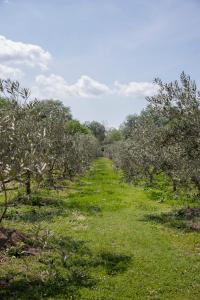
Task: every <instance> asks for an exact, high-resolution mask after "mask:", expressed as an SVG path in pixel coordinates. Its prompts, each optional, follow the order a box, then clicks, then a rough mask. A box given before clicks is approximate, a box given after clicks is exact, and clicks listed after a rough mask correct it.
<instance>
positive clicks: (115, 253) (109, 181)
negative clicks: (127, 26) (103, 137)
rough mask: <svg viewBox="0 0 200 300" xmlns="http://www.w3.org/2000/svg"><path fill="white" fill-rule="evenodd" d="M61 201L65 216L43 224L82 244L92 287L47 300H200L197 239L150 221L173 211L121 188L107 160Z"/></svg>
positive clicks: (139, 192) (199, 245)
mask: <svg viewBox="0 0 200 300" xmlns="http://www.w3.org/2000/svg"><path fill="white" fill-rule="evenodd" d="M44 193H45V192H44ZM52 193H53V192H52ZM59 196H60V198H61V199H62V201H64V202H65V210H66V211H67V212H68V213H67V216H66V215H62V214H60V216H54V217H53V218H52V220H51V222H49V220H48V219H47V220H45V219H43V220H42V221H41V224H42V226H44V227H45V226H46V227H48V228H49V229H50V230H53V231H54V232H55V233H56V234H59V235H62V236H63V237H65V236H72V237H73V238H74V239H76V240H82V241H84V243H85V244H86V245H87V247H88V249H90V251H91V253H92V255H93V257H95V263H96V264H93V266H92V267H91V265H89V264H88V265H86V266H84V268H85V269H87V268H88V269H89V270H90V273H91V275H92V277H93V278H95V280H96V284H95V285H94V286H93V287H84V286H82V287H80V288H79V296H77V298H75V296H74V298H73V297H71V298H70V297H69V298H68V297H67V296H65V295H64V294H63V295H61V294H60V295H57V296H56V295H54V296H52V297H49V298H48V299H91V300H95V299H96V300H97V299H98V300H111V299H112V300H125V299H141V300H145V299H169V300H175V299H177V300H178V299H181V300H183V299H184V300H192V299H200V237H199V235H198V233H194V232H190V233H185V232H183V231H180V230H178V229H173V228H170V227H167V226H165V225H164V224H158V223H155V222H152V221H149V220H148V218H147V217H146V216H148V215H149V214H159V213H160V212H163V211H168V210H170V209H171V207H170V206H169V204H168V205H166V204H161V203H158V202H156V201H153V200H150V199H148V196H147V194H146V193H145V192H144V191H143V190H142V189H140V188H136V187H133V186H129V185H127V184H124V183H122V182H121V181H120V174H119V173H117V172H115V171H114V170H113V168H112V164H111V162H110V161H109V160H107V159H99V160H97V161H96V162H94V164H93V166H92V168H91V170H90V172H88V174H87V175H86V176H84V177H83V178H81V180H80V181H78V182H76V183H75V184H74V185H73V187H72V190H71V192H70V194H69V195H68V196H67V197H66V192H61V193H60V195H59ZM13 224H15V225H16V226H18V227H19V228H20V226H21V227H23V228H27V229H28V227H29V226H30V223H29V224H27V223H26V222H21V223H19V222H18V223H17V222H16V223H13ZM21 299H26V298H21ZM27 299H28V298H27ZM30 299H31V298H30ZM33 299H34V298H33ZM38 299H39V298H38ZM41 299H43V298H42V297H41Z"/></svg>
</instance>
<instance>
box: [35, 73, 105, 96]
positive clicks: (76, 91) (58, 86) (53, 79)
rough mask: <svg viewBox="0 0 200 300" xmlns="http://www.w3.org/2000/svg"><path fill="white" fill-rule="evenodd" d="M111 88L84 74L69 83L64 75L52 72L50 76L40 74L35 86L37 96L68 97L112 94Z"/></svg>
mask: <svg viewBox="0 0 200 300" xmlns="http://www.w3.org/2000/svg"><path fill="white" fill-rule="evenodd" d="M110 93H111V90H110V88H109V87H108V86H107V85H105V84H103V83H100V82H98V81H96V80H94V79H92V78H90V77H89V76H86V75H83V76H81V77H80V79H78V81H77V82H75V83H74V84H68V83H67V82H66V81H65V80H64V78H63V77H61V76H58V75H55V74H51V75H50V76H48V77H47V76H44V75H38V76H37V77H36V84H35V86H34V87H33V94H34V96H36V97H45V98H49V97H50V98H61V99H63V98H66V97H68V96H75V97H82V98H92V97H98V96H102V95H105V94H110Z"/></svg>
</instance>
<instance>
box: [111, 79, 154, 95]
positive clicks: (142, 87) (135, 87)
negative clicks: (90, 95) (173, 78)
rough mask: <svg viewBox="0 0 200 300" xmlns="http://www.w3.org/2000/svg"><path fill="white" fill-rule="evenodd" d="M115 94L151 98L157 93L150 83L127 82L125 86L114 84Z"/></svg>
mask: <svg viewBox="0 0 200 300" xmlns="http://www.w3.org/2000/svg"><path fill="white" fill-rule="evenodd" d="M115 87H116V89H117V92H118V93H119V94H120V95H122V96H126V97H131V96H132V97H146V96H152V95H154V94H156V92H157V86H156V85H155V84H153V83H151V82H135V81H132V82H129V83H127V84H121V83H119V82H117V81H116V82H115Z"/></svg>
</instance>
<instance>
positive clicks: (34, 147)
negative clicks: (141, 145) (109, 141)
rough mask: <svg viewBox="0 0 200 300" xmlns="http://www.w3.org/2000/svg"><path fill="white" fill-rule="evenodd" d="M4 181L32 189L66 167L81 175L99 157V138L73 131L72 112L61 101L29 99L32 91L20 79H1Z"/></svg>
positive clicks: (68, 174)
mask: <svg viewBox="0 0 200 300" xmlns="http://www.w3.org/2000/svg"><path fill="white" fill-rule="evenodd" d="M0 92H1V95H0V96H1V97H2V101H0V146H1V149H0V177H1V178H0V180H1V181H3V182H4V183H5V182H9V181H19V182H22V183H24V185H25V187H26V192H27V194H29V193H30V192H31V181H32V179H34V180H36V181H38V183H40V182H42V181H44V180H46V179H48V182H49V184H50V185H51V184H53V182H54V177H55V176H57V177H58V176H60V174H61V173H63V170H64V169H65V172H64V173H65V176H66V177H70V178H71V177H73V176H76V175H79V174H81V173H82V172H83V171H84V170H85V169H86V168H87V167H88V166H89V164H90V162H91V160H92V159H93V158H94V157H95V151H96V147H97V143H96V139H95V138H94V137H93V136H92V135H91V134H79V133H76V135H74V134H70V133H69V132H67V131H66V123H67V122H68V121H70V120H71V118H72V117H71V114H70V111H69V109H68V108H66V107H65V106H64V105H63V104H62V103H61V102H60V101H54V100H43V101H37V100H34V101H28V97H29V95H30V92H29V91H28V90H27V89H22V88H21V87H20V85H19V83H18V82H12V81H10V80H1V81H0Z"/></svg>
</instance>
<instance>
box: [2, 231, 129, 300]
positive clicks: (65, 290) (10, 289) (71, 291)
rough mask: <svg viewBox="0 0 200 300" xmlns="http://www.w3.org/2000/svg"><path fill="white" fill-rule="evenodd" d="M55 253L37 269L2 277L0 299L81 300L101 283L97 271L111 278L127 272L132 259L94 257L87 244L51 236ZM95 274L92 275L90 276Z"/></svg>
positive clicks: (104, 254) (103, 254)
mask: <svg viewBox="0 0 200 300" xmlns="http://www.w3.org/2000/svg"><path fill="white" fill-rule="evenodd" d="M49 243H50V245H51V247H52V252H48V253H44V255H43V256H41V257H39V258H38V262H37V270H32V269H31V268H32V264H31V262H30V269H29V271H28V272H27V273H26V272H22V271H21V270H22V269H20V268H19V269H20V271H19V272H17V270H16V271H15V272H16V273H15V274H13V273H12V271H11V273H10V274H9V272H8V273H7V277H6V278H0V285H1V283H4V286H3V288H2V287H1V288H0V299H2V300H4V299H7V300H11V299H21V300H27V299H30V300H39V299H46V298H51V299H54V298H55V299H72V300H73V299H74V300H76V299H77V300H78V299H81V296H80V291H81V289H83V288H84V289H85V288H86V289H94V288H95V287H96V286H97V284H98V280H99V279H97V278H95V277H94V276H95V275H94V270H95V269H96V268H98V267H99V266H100V267H103V268H105V271H106V273H107V274H108V275H112V276H113V275H116V274H118V273H121V272H125V271H126V270H127V268H128V267H129V265H130V262H131V257H129V256H126V255H122V254H115V253H111V252H101V253H99V254H98V255H97V256H94V255H93V254H92V253H91V251H90V249H89V248H88V247H87V245H86V243H85V242H84V241H79V240H74V239H72V238H71V237H58V236H56V237H51V240H50V241H49ZM91 274H93V275H91Z"/></svg>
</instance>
